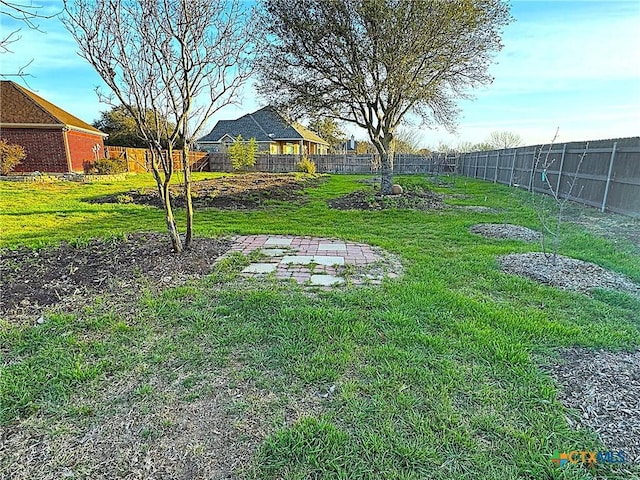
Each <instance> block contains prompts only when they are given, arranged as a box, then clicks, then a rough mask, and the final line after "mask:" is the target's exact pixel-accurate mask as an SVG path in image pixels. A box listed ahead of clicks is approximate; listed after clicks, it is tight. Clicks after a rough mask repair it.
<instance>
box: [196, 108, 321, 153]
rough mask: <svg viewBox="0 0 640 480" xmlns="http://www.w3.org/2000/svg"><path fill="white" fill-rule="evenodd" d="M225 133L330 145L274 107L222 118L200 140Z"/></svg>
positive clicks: (211, 139) (265, 140) (209, 140)
mask: <svg viewBox="0 0 640 480" xmlns="http://www.w3.org/2000/svg"><path fill="white" fill-rule="evenodd" d="M225 135H229V136H231V137H232V138H236V137H237V136H238V135H242V138H244V139H245V140H248V139H250V138H255V139H256V140H257V141H258V142H271V141H276V140H309V141H312V142H316V143H321V144H323V145H328V143H327V142H325V141H324V140H323V139H321V138H320V137H319V136H318V135H316V134H315V133H313V132H311V131H310V130H307V129H306V128H304V127H303V126H302V125H299V124H297V123H294V124H290V123H288V122H287V121H286V120H285V119H284V117H282V115H280V114H279V113H278V112H276V110H275V109H273V108H272V107H264V108H261V109H260V110H257V111H255V112H253V113H247V114H246V115H244V116H242V117H240V118H238V119H237V120H220V121H219V122H218V123H216V125H215V127H213V130H211V132H209V134H208V135H205V136H204V137H202V138H200V139H199V140H198V141H199V142H220V141H221V139H222V138H223V137H224V136H225Z"/></svg>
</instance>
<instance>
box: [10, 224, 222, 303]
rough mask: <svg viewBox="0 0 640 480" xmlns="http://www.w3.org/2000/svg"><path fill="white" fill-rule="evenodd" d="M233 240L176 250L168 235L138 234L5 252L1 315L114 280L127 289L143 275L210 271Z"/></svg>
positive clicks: (164, 281) (168, 282) (161, 279)
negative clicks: (177, 253)
mask: <svg viewBox="0 0 640 480" xmlns="http://www.w3.org/2000/svg"><path fill="white" fill-rule="evenodd" d="M230 246H231V241H230V240H227V239H216V238H196V239H194V241H193V244H192V247H191V249H190V250H189V251H188V252H185V253H183V254H181V255H176V254H174V253H172V252H171V245H170V243H169V239H168V237H167V235H163V234H160V233H136V234H130V235H128V236H127V237H125V238H123V239H111V240H103V239H100V240H91V241H89V242H88V243H86V244H83V245H71V244H68V243H62V244H61V245H59V246H57V247H52V248H46V249H41V250H31V249H29V248H25V247H23V248H19V249H17V250H3V251H1V252H0V299H1V302H0V315H3V316H4V315H24V314H34V313H38V312H40V310H41V309H42V307H48V306H52V305H55V304H58V303H65V302H72V300H73V298H78V297H80V298H82V297H83V296H85V295H87V294H91V293H94V292H98V291H104V290H105V289H108V287H112V286H113V285H114V284H115V283H117V284H118V287H117V288H120V289H122V291H123V292H127V291H128V290H129V289H130V288H128V287H131V286H132V285H133V283H134V282H135V281H136V280H138V279H141V278H144V279H146V280H147V281H150V282H151V283H156V284H160V285H165V286H174V285H177V284H180V283H183V282H184V281H186V279H188V278H196V277H199V276H202V275H206V274H208V273H210V272H211V271H212V269H213V263H214V261H215V259H216V258H217V257H219V256H220V255H222V254H224V253H225V252H226V251H227V250H228V249H229V247H230Z"/></svg>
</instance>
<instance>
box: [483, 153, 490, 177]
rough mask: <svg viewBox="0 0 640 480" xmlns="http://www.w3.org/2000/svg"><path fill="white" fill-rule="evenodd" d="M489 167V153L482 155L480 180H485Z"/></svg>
mask: <svg viewBox="0 0 640 480" xmlns="http://www.w3.org/2000/svg"><path fill="white" fill-rule="evenodd" d="M488 166H489V152H487V153H486V154H485V155H484V173H483V174H482V179H483V180H486V179H487V167H488Z"/></svg>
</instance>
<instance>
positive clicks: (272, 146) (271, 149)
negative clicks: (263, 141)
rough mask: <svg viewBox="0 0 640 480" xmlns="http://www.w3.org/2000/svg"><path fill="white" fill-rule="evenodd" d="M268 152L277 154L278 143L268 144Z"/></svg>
mask: <svg viewBox="0 0 640 480" xmlns="http://www.w3.org/2000/svg"><path fill="white" fill-rule="evenodd" d="M269 153H271V154H273V155H277V154H278V145H274V144H271V145H270V146H269Z"/></svg>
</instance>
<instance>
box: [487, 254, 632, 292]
mask: <svg viewBox="0 0 640 480" xmlns="http://www.w3.org/2000/svg"><path fill="white" fill-rule="evenodd" d="M498 261H499V263H500V266H501V267H502V269H503V270H504V271H505V272H507V273H513V274H515V275H520V276H523V277H528V278H531V279H533V280H536V281H538V282H540V283H544V284H546V285H552V286H554V287H558V288H562V289H564V290H577V291H580V292H584V293H587V292H589V290H591V289H593V288H605V289H609V290H619V291H622V292H628V293H631V294H636V295H640V286H639V285H636V284H635V283H633V282H632V281H631V280H629V279H628V278H626V277H625V276H624V275H621V274H619V273H615V272H612V271H610V270H606V269H604V268H602V267H600V266H598V265H595V264H593V263H590V262H584V261H582V260H576V259H575V258H569V257H565V256H562V255H558V256H557V259H556V261H555V263H554V261H553V258H552V255H550V254H545V253H538V252H536V253H514V254H510V255H504V256H502V257H500V258H499V259H498Z"/></svg>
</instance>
